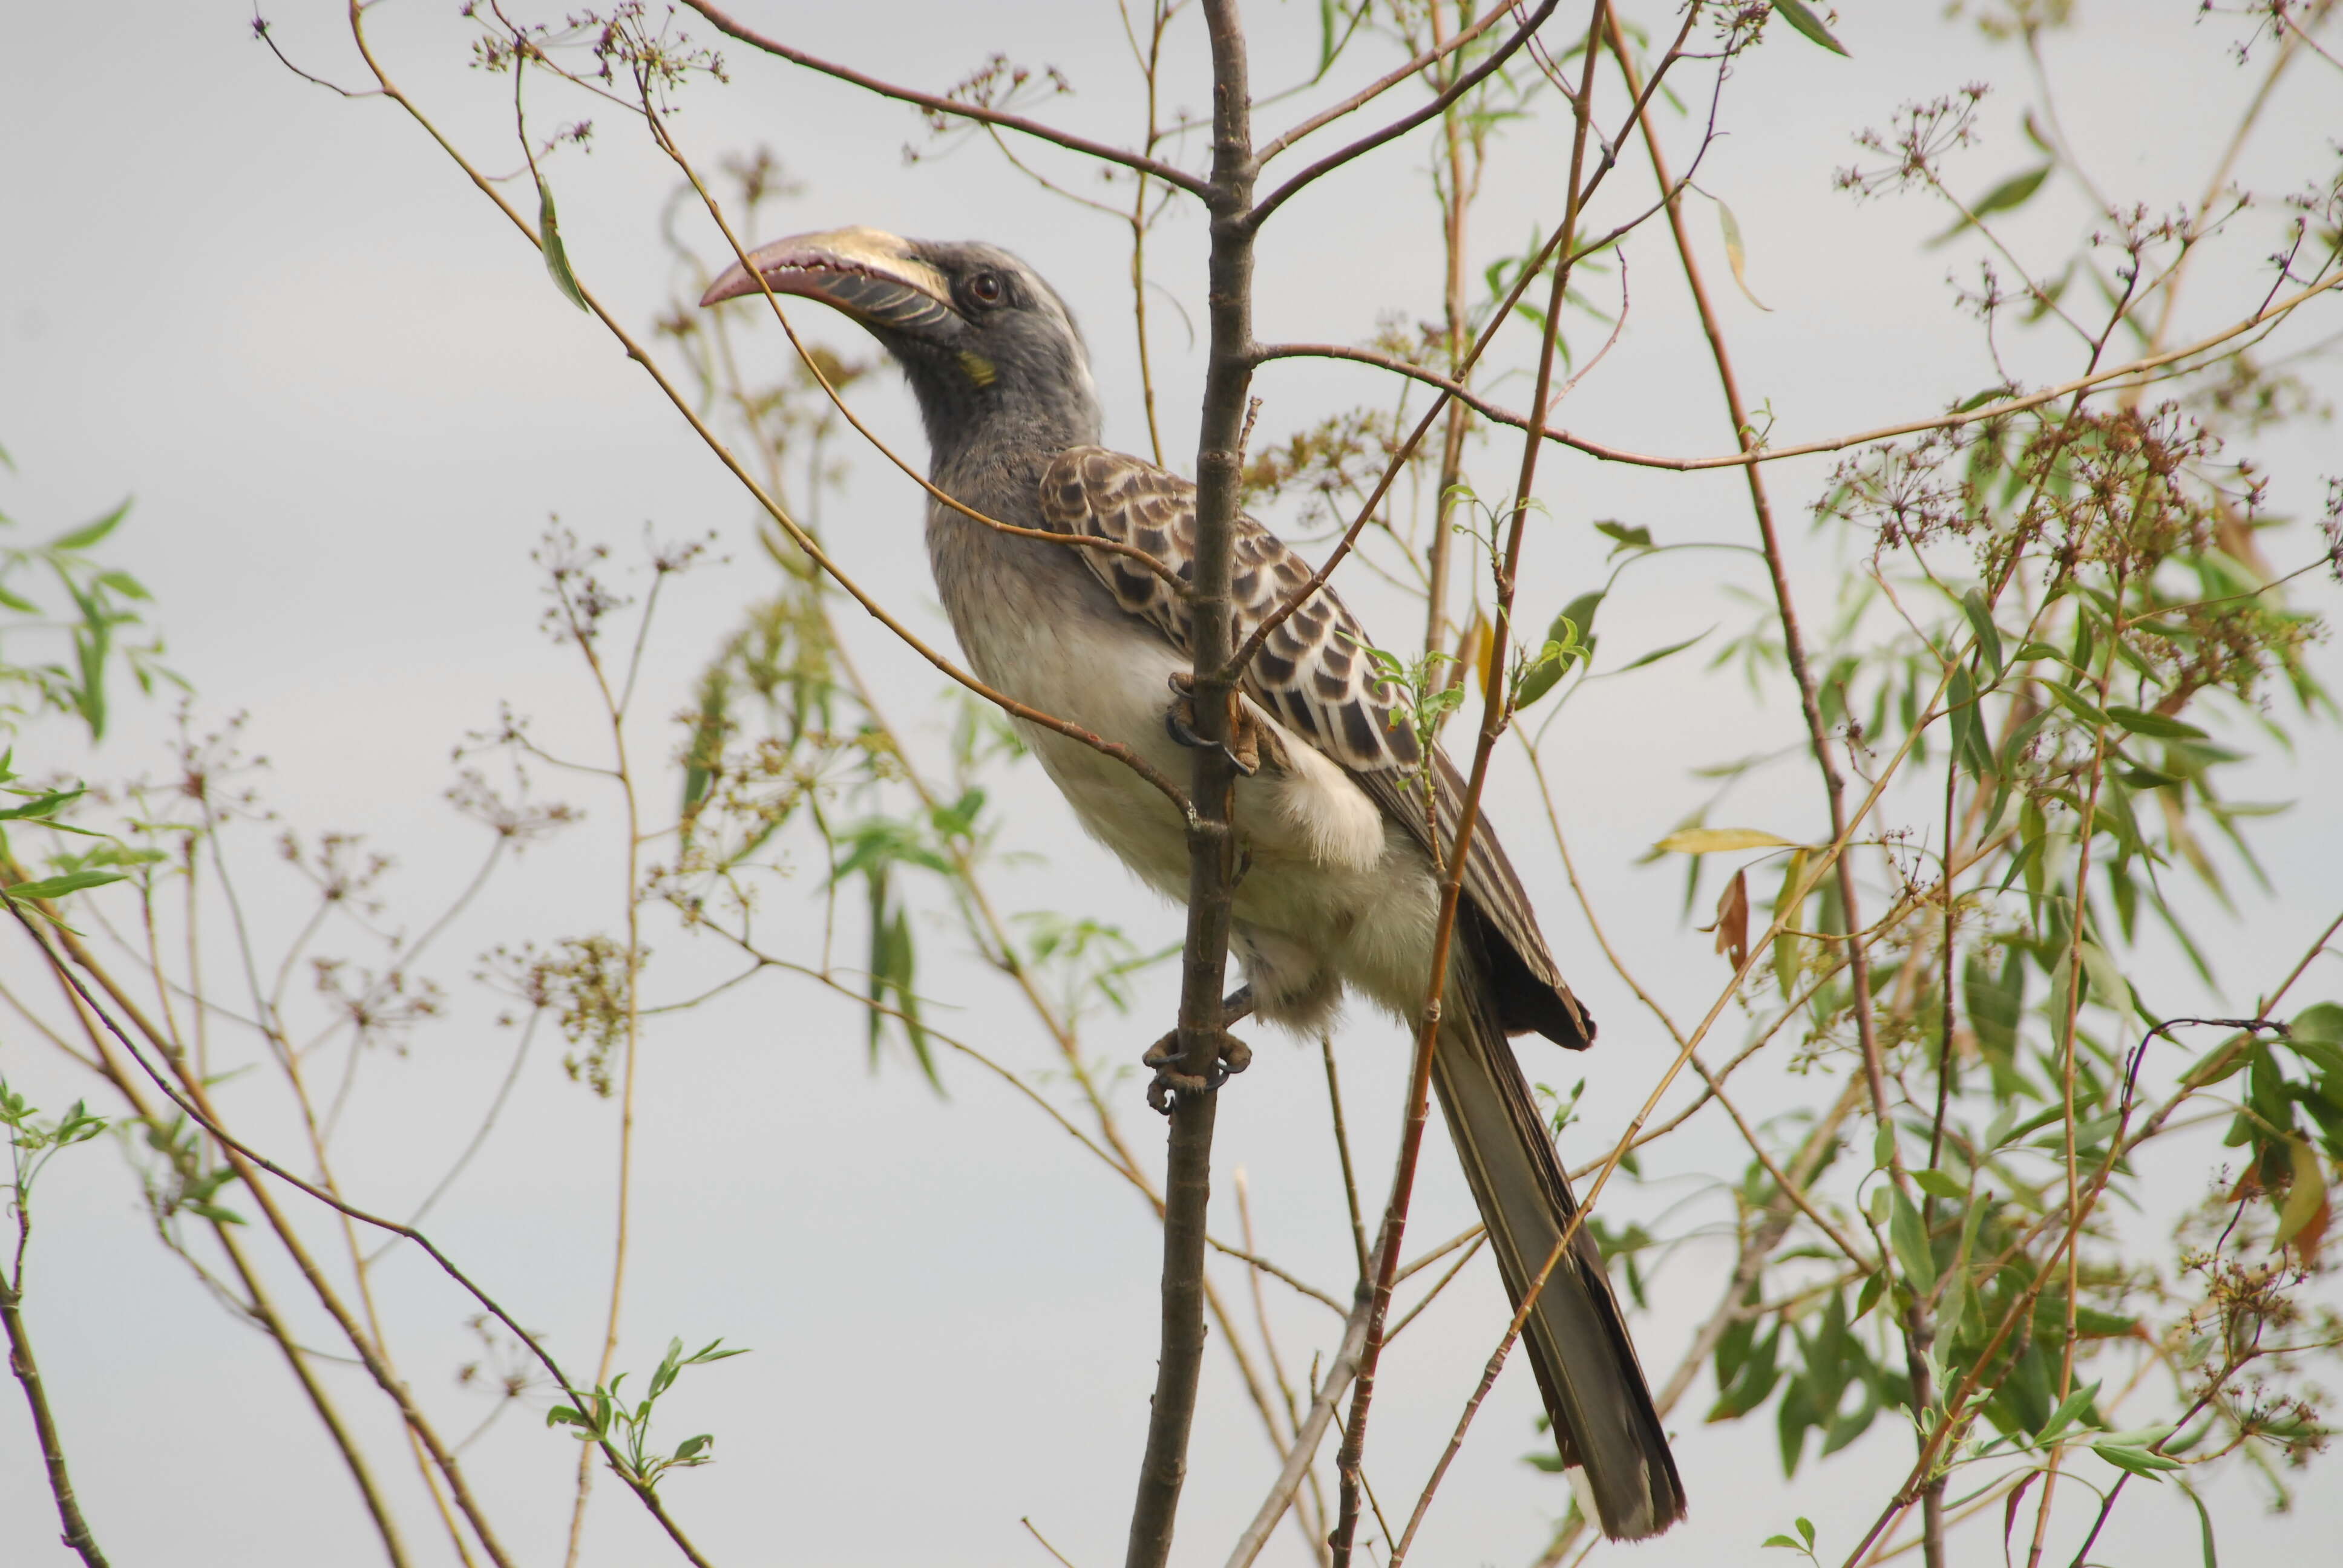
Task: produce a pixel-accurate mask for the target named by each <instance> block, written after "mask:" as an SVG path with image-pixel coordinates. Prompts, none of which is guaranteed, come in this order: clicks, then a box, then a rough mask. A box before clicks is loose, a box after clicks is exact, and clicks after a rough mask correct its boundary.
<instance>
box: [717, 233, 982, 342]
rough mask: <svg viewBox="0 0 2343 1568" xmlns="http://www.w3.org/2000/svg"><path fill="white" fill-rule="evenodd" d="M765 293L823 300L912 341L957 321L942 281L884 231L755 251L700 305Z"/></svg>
mask: <svg viewBox="0 0 2343 1568" xmlns="http://www.w3.org/2000/svg"><path fill="white" fill-rule="evenodd" d="M751 268H753V269H754V270H753V271H752V270H751ZM759 278H761V279H762V280H763V283H762V286H759ZM767 288H769V289H771V290H772V291H773V292H774V293H775V294H793V295H799V296H801V297H805V298H807V299H818V300H820V301H821V302H822V303H823V304H824V305H829V306H833V307H836V308H838V309H840V310H842V311H844V312H845V313H846V314H847V315H849V316H851V317H854V318H855V319H856V320H858V321H860V322H862V323H863V324H864V325H865V326H869V327H883V328H886V329H889V330H890V331H895V332H905V333H910V334H913V335H915V336H916V335H919V334H920V333H922V332H923V331H926V330H930V329H933V328H936V327H942V326H944V325H946V324H947V323H949V322H953V321H957V320H958V319H959V316H960V313H959V311H958V310H956V309H955V308H954V307H953V306H952V302H951V285H950V282H949V280H947V279H946V278H945V276H944V275H943V274H942V273H941V272H940V271H939V270H937V269H936V267H934V266H931V265H930V264H929V263H927V262H925V261H922V260H920V258H919V257H918V256H914V255H912V254H911V251H910V246H909V244H908V243H907V242H906V241H904V240H901V239H899V238H897V237H896V236H893V235H891V234H889V233H887V232H886V231H885V230H884V229H877V228H839V229H831V230H830V231H829V232H828V233H826V234H801V235H797V236H793V237H791V238H789V239H783V240H776V241H774V242H773V243H772V244H771V245H768V246H762V247H760V248H759V249H757V250H753V251H750V252H749V265H748V266H742V265H740V264H739V262H737V261H736V262H734V263H733V264H732V265H731V266H729V267H727V268H725V270H724V272H723V274H722V276H719V277H718V278H717V280H716V281H715V282H714V283H712V284H710V285H709V287H708V292H707V293H706V294H703V295H701V296H700V297H699V303H700V304H701V305H703V306H709V305H718V304H721V303H722V302H723V301H725V300H728V299H739V298H741V297H744V296H747V295H751V294H759V293H762V292H763V291H764V289H767Z"/></svg>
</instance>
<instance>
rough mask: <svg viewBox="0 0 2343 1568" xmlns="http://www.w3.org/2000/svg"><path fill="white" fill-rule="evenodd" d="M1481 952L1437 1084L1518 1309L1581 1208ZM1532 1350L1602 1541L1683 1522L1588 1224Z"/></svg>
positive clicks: (1459, 1000)
mask: <svg viewBox="0 0 2343 1568" xmlns="http://www.w3.org/2000/svg"><path fill="white" fill-rule="evenodd" d="M1463 935H1464V933H1463V932H1460V933H1459V936H1460V938H1462V937H1463ZM1470 945H1471V944H1470V943H1469V941H1468V940H1460V941H1459V943H1458V949H1459V950H1458V952H1457V954H1456V958H1457V960H1459V962H1458V964H1457V970H1456V974H1455V977H1454V980H1453V983H1452V985H1451V987H1450V1001H1449V1004H1448V1006H1447V1008H1446V1010H1445V1011H1446V1013H1447V1015H1448V1016H1446V1017H1444V1018H1443V1021H1442V1023H1441V1026H1440V1048H1439V1049H1438V1050H1435V1051H1433V1085H1434V1086H1435V1087H1436V1088H1437V1089H1438V1090H1439V1091H1440V1109H1441V1110H1442V1111H1443V1112H1444V1113H1445V1114H1446V1116H1447V1118H1448V1131H1449V1135H1450V1137H1451V1138H1452V1139H1453V1140H1454V1141H1455V1144H1456V1150H1457V1152H1458V1154H1459V1155H1460V1156H1461V1157H1462V1158H1463V1162H1464V1176H1465V1180H1466V1181H1468V1182H1470V1183H1471V1185H1472V1188H1473V1200H1474V1201H1476V1202H1478V1203H1479V1204H1480V1206H1481V1219H1482V1221H1483V1224H1485V1225H1486V1226H1487V1227H1488V1232H1489V1241H1490V1245H1491V1246H1492V1247H1493V1249H1494V1250H1495V1251H1496V1254H1497V1267H1498V1270H1499V1271H1500V1272H1501V1273H1503V1276H1504V1280H1505V1292H1506V1294H1507V1295H1508V1296H1510V1297H1511V1298H1512V1299H1513V1305H1514V1306H1515V1307H1516V1308H1519V1307H1520V1305H1521V1302H1522V1297H1523V1295H1524V1294H1525V1293H1526V1292H1527V1291H1528V1289H1529V1283H1530V1282H1531V1281H1532V1280H1534V1279H1535V1278H1536V1277H1537V1272H1538V1271H1539V1270H1540V1269H1542V1268H1544V1266H1545V1261H1546V1259H1547V1258H1548V1257H1549V1256H1551V1255H1552V1254H1553V1251H1554V1243H1555V1242H1556V1241H1560V1240H1561V1239H1562V1232H1563V1230H1564V1227H1565V1226H1567V1225H1568V1223H1569V1221H1570V1216H1571V1215H1572V1214H1574V1212H1576V1211H1577V1208H1578V1204H1577V1201H1576V1200H1575V1199H1574V1198H1573V1197H1572V1196H1571V1191H1570V1179H1569V1177H1568V1176H1566V1175H1565V1174H1564V1171H1563V1168H1562V1161H1561V1159H1560V1157H1559V1156H1557V1155H1556V1154H1555V1152H1554V1140H1553V1139H1552V1138H1551V1137H1550V1136H1548V1134H1547V1131H1546V1127H1545V1122H1544V1119H1543V1118H1542V1117H1540V1116H1539V1114H1538V1111H1537V1106H1536V1103H1535V1101H1533V1100H1532V1099H1531V1098H1530V1088H1529V1084H1528V1082H1527V1081H1525V1080H1524V1079H1523V1077H1522V1069H1521V1064H1520V1063H1519V1062H1518V1061H1516V1060H1514V1058H1513V1046H1512V1045H1511V1044H1510V1043H1509V1042H1508V1041H1507V1040H1506V1039H1505V1035H1504V1030H1503V1028H1502V1027H1501V1026H1500V1024H1499V1022H1498V1020H1497V1010H1496V1004H1495V1001H1494V1000H1493V997H1492V995H1491V992H1490V988H1489V986H1488V985H1487V983H1486V981H1485V980H1484V979H1483V975H1482V973H1481V965H1480V955H1479V954H1478V953H1476V952H1472V951H1469V950H1467V949H1468V948H1469V946H1470ZM1522 1342H1523V1348H1524V1349H1525V1350H1527V1351H1528V1352H1529V1358H1530V1366H1531V1368H1532V1369H1533V1370H1534V1372H1536V1373H1537V1381H1538V1390H1539V1392H1541V1393H1543V1394H1544V1396H1545V1408H1546V1413H1547V1415H1548V1416H1549V1417H1551V1418H1552V1420H1553V1422H1554V1442H1555V1445H1556V1446H1557V1447H1558V1448H1560V1450H1561V1451H1562V1458H1563V1462H1564V1463H1565V1464H1573V1465H1583V1466H1584V1467H1585V1472H1586V1479H1587V1482H1588V1483H1589V1485H1590V1487H1591V1489H1592V1490H1593V1492H1594V1503H1595V1507H1596V1510H1597V1511H1598V1512H1599V1513H1601V1515H1602V1524H1603V1533H1604V1534H1605V1535H1607V1536H1609V1537H1611V1538H1612V1539H1613V1540H1614V1541H1623V1540H1625V1541H1632V1540H1640V1539H1641V1538H1643V1537H1644V1536H1646V1535H1657V1534H1658V1533H1661V1532H1662V1531H1664V1530H1665V1529H1667V1528H1668V1526H1670V1525H1671V1524H1674V1523H1675V1522H1676V1521H1677V1520H1679V1519H1682V1518H1683V1517H1684V1483H1683V1482H1682V1481H1681V1480H1679V1479H1678V1478H1677V1476H1676V1463H1675V1460H1674V1457H1673V1456H1672V1455H1671V1454H1670V1453H1669V1452H1668V1440H1667V1435H1666V1434H1665V1433H1664V1432H1662V1431H1661V1429H1660V1417H1659V1412H1657V1411H1655V1410H1654V1409H1653V1408H1652V1393H1651V1390H1650V1388H1649V1387H1648V1386H1646V1384H1645V1383H1644V1370H1643V1368H1642V1367H1641V1366H1640V1365H1639V1364H1637V1362H1636V1360H1635V1347H1634V1343H1633V1342H1631V1341H1630V1340H1629V1339H1628V1338H1627V1324H1626V1320H1625V1319H1624V1317H1622V1316H1621V1315H1620V1312H1619V1303H1618V1301H1617V1300H1616V1298H1614V1296H1613V1295H1612V1293H1611V1282H1610V1278H1609V1276H1608V1275H1607V1274H1606V1273H1605V1272H1604V1267H1603V1255H1602V1252H1601V1251H1600V1250H1599V1249H1598V1248H1597V1247H1596V1246H1595V1244H1594V1237H1592V1236H1590V1235H1588V1234H1587V1233H1586V1231H1585V1228H1584V1226H1582V1227H1581V1228H1580V1229H1579V1231H1578V1234H1577V1235H1576V1236H1575V1237H1574V1238H1573V1240H1572V1242H1571V1245H1570V1249H1569V1251H1567V1252H1565V1253H1564V1256H1563V1258H1562V1260H1561V1261H1559V1262H1557V1263H1556V1264H1555V1265H1554V1272H1553V1273H1552V1274H1550V1275H1548V1276H1547V1278H1546V1282H1545V1289H1544V1290H1543V1291H1542V1292H1539V1293H1538V1300H1537V1304H1536V1306H1535V1307H1534V1309H1533V1310H1532V1311H1531V1312H1530V1315H1529V1318H1528V1321H1527V1322H1525V1323H1524V1324H1523V1333H1522Z"/></svg>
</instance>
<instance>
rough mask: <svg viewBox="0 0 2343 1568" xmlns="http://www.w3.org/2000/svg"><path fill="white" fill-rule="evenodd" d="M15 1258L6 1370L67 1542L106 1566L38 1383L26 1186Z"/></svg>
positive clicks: (18, 1199)
mask: <svg viewBox="0 0 2343 1568" xmlns="http://www.w3.org/2000/svg"><path fill="white" fill-rule="evenodd" d="M13 1206H14V1207H15V1211H16V1262H15V1269H14V1270H13V1271H10V1270H0V1325H5V1327H6V1329H7V1332H8V1370H9V1371H10V1372H14V1373H15V1374H16V1381H17V1382H20V1383H22V1384H23V1385H24V1388H25V1403H26V1404H28V1405H30V1406H31V1407H32V1411H33V1432H34V1435H35V1437H37V1438H38V1439H39V1441H40V1445H41V1468H42V1469H43V1470H44V1471H45V1472H46V1473H47V1475H48V1480H49V1495H50V1496H51V1497H52V1498H54V1499H55V1501H56V1505H57V1521H58V1523H61V1524H63V1525H64V1526H65V1536H64V1540H65V1544H66V1545H68V1546H70V1547H72V1548H73V1549H74V1550H75V1552H77V1553H80V1554H81V1560H82V1561H83V1562H84V1563H87V1564H88V1565H89V1568H106V1554H105V1553H102V1552H100V1551H99V1550H98V1549H97V1537H96V1536H95V1535H93V1534H91V1533H90V1529H89V1521H88V1520H86V1519H84V1518H83V1517H82V1513H81V1503H79V1502H78V1501H76V1500H75V1497H74V1489H73V1478H72V1476H70V1475H69V1474H67V1473H66V1472H65V1439H64V1438H62V1437H60V1436H59V1435H58V1434H57V1418H56V1416H55V1413H54V1412H51V1411H50V1409H49V1394H48V1390H47V1389H46V1388H45V1386H44V1385H43V1384H42V1382H41V1367H40V1363H39V1362H36V1361H35V1360H34V1359H33V1339H32V1335H31V1334H30V1333H29V1332H26V1330H25V1314H24V1301H25V1245H26V1244H27V1243H28V1242H29V1241H31V1240H32V1237H33V1211H32V1210H31V1209H30V1208H28V1207H27V1206H26V1204H25V1189H24V1187H23V1186H22V1185H21V1184H19V1185H18V1186H17V1187H16V1189H15V1204H14V1205H13Z"/></svg>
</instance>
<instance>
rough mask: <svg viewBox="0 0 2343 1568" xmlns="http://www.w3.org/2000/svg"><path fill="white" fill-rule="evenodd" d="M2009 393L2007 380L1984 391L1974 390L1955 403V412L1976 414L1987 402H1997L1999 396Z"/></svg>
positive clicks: (2005, 395)
mask: <svg viewBox="0 0 2343 1568" xmlns="http://www.w3.org/2000/svg"><path fill="white" fill-rule="evenodd" d="M2009 395H2010V388H2009V386H2008V384H2007V383H2006V382H2005V383H2004V384H2002V385H2001V386H1999V387H1986V389H1985V390H1984V391H1982V392H1972V393H1970V394H1969V395H1968V396H1967V397H1964V398H1962V399H1961V400H1960V401H1959V402H1957V403H1956V404H1954V405H1953V412H1954V413H1956V414H1974V413H1976V411H1977V410H1978V409H1980V408H1982V407H1985V406H1986V404H1988V403H1991V402H1995V401H1996V400H1997V399H1999V398H2003V397H2008V396H2009Z"/></svg>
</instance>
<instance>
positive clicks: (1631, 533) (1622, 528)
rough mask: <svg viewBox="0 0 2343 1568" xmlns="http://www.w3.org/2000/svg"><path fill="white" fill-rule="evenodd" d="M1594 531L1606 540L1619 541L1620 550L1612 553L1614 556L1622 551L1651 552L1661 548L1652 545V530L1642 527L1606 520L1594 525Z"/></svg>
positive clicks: (1610, 519)
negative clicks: (1630, 526)
mask: <svg viewBox="0 0 2343 1568" xmlns="http://www.w3.org/2000/svg"><path fill="white" fill-rule="evenodd" d="M1594 531H1595V532H1596V533H1598V534H1601V535H1602V536H1603V537H1604V538H1608V539H1616V540H1618V541H1619V548H1618V549H1614V550H1613V551H1612V552H1611V553H1612V554H1613V555H1614V556H1615V555H1617V554H1618V553H1619V551H1620V550H1651V549H1657V548H1659V547H1658V546H1657V545H1654V543H1652V530H1651V529H1649V528H1640V527H1639V528H1629V527H1628V526H1627V525H1626V524H1624V523H1623V522H1619V521H1616V520H1615V519H1613V518H1604V519H1603V520H1602V521H1600V522H1597V523H1596V524H1595V525H1594Z"/></svg>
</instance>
